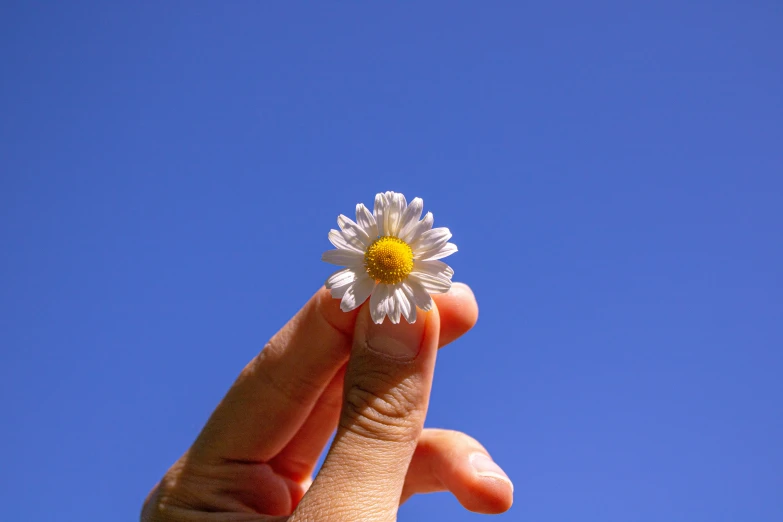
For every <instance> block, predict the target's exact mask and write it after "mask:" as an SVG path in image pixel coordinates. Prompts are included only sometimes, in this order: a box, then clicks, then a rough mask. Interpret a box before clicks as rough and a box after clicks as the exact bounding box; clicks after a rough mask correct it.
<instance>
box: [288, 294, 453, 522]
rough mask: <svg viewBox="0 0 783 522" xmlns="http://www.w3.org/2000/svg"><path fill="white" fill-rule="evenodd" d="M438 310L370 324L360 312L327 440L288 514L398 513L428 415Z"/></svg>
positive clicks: (342, 517) (323, 517)
mask: <svg viewBox="0 0 783 522" xmlns="http://www.w3.org/2000/svg"><path fill="white" fill-rule="evenodd" d="M439 332H440V316H439V315H438V310H437V308H435V307H433V309H432V310H431V311H430V312H428V313H420V314H419V318H418V320H417V321H416V322H415V323H414V324H407V323H401V324H391V322H390V321H388V320H386V321H384V323H382V324H374V323H373V321H372V319H371V318H370V313H369V308H368V307H366V306H365V308H364V309H363V310H362V312H361V313H360V315H359V317H358V319H357V321H356V327H355V331H354V341H353V348H352V351H351V358H350V361H349V363H348V369H347V372H346V376H345V387H344V390H345V392H344V395H343V407H342V412H341V416H340V423H339V425H338V429H337V434H336V435H335V438H334V442H333V443H332V447H331V449H330V450H329V453H328V455H327V456H326V460H325V461H324V464H323V466H322V467H321V470H320V472H319V473H318V476H317V477H316V478H315V481H314V482H313V485H312V486H311V487H310V489H309V491H308V493H307V494H306V495H305V497H304V498H303V499H302V501H301V502H300V504H299V506H298V507H297V509H296V512H295V513H294V515H293V517H292V520H298V516H301V518H302V519H303V520H319V521H340V522H344V521H354V520H356V521H360V520H361V521H372V522H375V521H386V520H396V516H397V508H398V506H399V503H400V496H401V494H402V487H403V483H404V481H405V475H406V473H407V470H408V465H409V464H410V462H411V458H412V456H413V452H414V450H415V449H416V444H417V441H418V438H419V435H420V434H421V430H422V427H423V425H424V417H425V416H426V414H427V405H428V403H429V397H430V389H431V387H432V375H433V371H434V369H435V356H436V353H437V348H438V336H439Z"/></svg>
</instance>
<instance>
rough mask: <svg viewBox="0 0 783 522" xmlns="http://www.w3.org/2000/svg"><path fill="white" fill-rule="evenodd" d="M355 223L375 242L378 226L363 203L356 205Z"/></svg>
mask: <svg viewBox="0 0 783 522" xmlns="http://www.w3.org/2000/svg"><path fill="white" fill-rule="evenodd" d="M356 223H357V224H358V225H359V226H360V227H362V229H363V230H364V231H365V232H366V233H367V235H368V236H369V237H370V240H372V241H375V239H376V238H377V237H378V225H377V224H376V223H375V216H373V215H372V212H370V211H369V210H368V209H367V207H365V206H364V204H363V203H359V204H358V205H356Z"/></svg>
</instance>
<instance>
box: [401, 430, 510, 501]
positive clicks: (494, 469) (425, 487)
mask: <svg viewBox="0 0 783 522" xmlns="http://www.w3.org/2000/svg"><path fill="white" fill-rule="evenodd" d="M438 491H451V493H452V494H454V496H455V497H457V500H459V503H460V504H462V505H463V506H464V507H465V508H466V509H468V510H470V511H473V512H476V513H484V514H488V515H491V514H497V513H503V512H504V511H507V510H508V509H509V508H510V507H511V503H512V502H513V492H514V486H513V485H512V483H511V481H510V480H509V478H508V476H507V475H506V474H505V472H504V471H503V470H502V469H501V468H500V467H499V466H498V465H497V464H495V463H494V461H493V460H492V458H491V457H490V456H489V453H487V450H486V449H484V447H483V446H482V445H481V444H479V442H478V441H477V440H476V439H474V438H472V437H470V436H468V435H465V434H464V433H460V432H458V431H450V430H435V429H425V430H424V431H423V432H422V434H421V437H420V438H419V443H418V445H417V446H416V452H415V453H414V454H413V460H412V461H411V464H410V467H409V468H408V474H407V477H406V478H405V486H404V487H403V490H402V498H401V500H400V503H402V502H405V501H406V500H408V498H410V497H411V496H413V495H415V494H417V493H435V492H438Z"/></svg>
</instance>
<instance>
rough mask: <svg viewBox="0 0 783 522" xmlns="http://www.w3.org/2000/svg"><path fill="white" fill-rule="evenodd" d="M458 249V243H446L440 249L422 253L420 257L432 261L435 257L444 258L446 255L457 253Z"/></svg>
mask: <svg viewBox="0 0 783 522" xmlns="http://www.w3.org/2000/svg"><path fill="white" fill-rule="evenodd" d="M456 251H457V245H455V244H454V243H446V244H445V245H443V246H442V247H440V248H439V249H438V250H430V251H429V252H427V253H425V254H421V255H420V256H419V259H421V260H422V261H431V260H433V259H443V258H444V257H446V256H450V255H451V254H453V253H455V252H456Z"/></svg>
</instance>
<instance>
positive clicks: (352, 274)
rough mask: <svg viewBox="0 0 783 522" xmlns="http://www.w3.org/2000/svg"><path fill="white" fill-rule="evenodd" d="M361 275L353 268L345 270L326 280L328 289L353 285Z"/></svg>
mask: <svg viewBox="0 0 783 522" xmlns="http://www.w3.org/2000/svg"><path fill="white" fill-rule="evenodd" d="M358 276H359V274H358V273H357V272H356V271H355V270H353V269H351V268H343V269H342V270H338V271H337V272H335V273H334V274H332V275H330V276H329V279H327V280H326V288H329V289H332V288H337V287H340V286H345V285H349V284H351V283H353V282H354V281H356V279H357V278H358Z"/></svg>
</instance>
